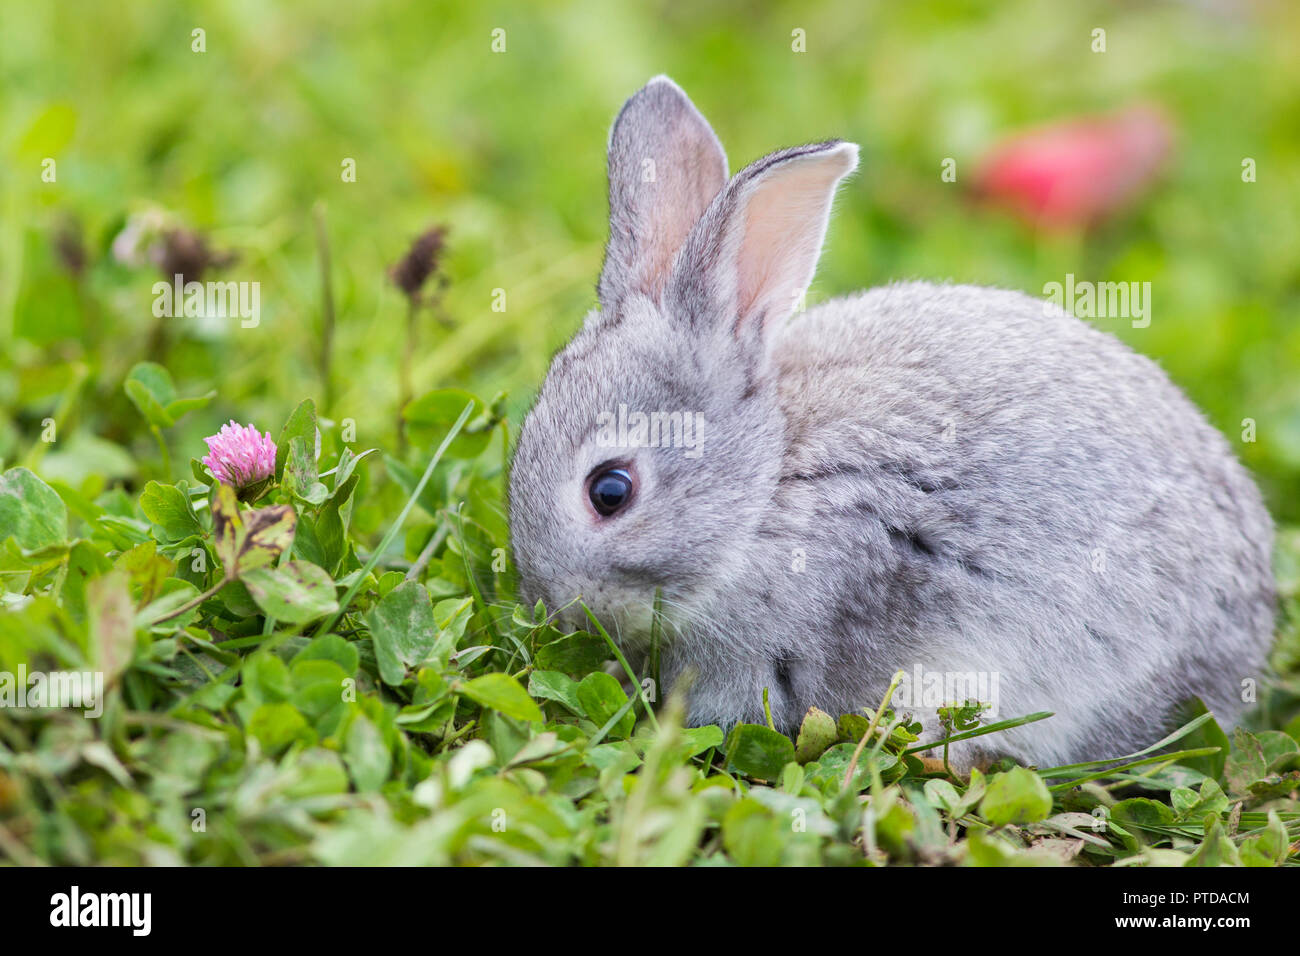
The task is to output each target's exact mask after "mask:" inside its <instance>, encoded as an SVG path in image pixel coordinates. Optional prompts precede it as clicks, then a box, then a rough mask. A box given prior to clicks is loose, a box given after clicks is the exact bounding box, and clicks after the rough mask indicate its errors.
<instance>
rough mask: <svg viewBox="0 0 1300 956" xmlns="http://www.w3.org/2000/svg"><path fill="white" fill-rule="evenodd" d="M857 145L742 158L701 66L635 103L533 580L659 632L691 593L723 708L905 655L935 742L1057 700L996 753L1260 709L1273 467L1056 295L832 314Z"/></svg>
mask: <svg viewBox="0 0 1300 956" xmlns="http://www.w3.org/2000/svg"><path fill="white" fill-rule="evenodd" d="M857 156H858V150H857V147H856V146H855V145H853V144H851V143H845V142H840V141H835V140H832V141H828V142H824V143H816V144H813V145H809V146H798V147H794V148H792V149H785V150H781V151H779V152H776V153H772V154H771V155H769V156H766V157H764V158H763V159H760V160H758V161H757V162H755V163H753V164H751V165H750V166H747V167H746V168H745V169H743V170H741V171H740V172H739V173H737V174H736V175H735V176H733V177H730V178H729V177H728V171H727V160H726V156H725V154H724V153H723V150H722V147H721V145H720V144H719V142H718V140H717V137H716V136H715V135H714V133H713V131H712V129H711V128H710V127H709V125H708V123H707V122H706V121H705V120H704V118H703V117H702V116H701V115H700V113H699V112H698V111H697V110H696V109H695V107H694V105H693V104H692V103H691V102H690V100H689V99H687V97H686V95H685V94H684V93H683V92H682V91H681V90H680V89H679V88H678V87H677V86H676V85H675V84H674V83H673V82H672V81H671V80H669V79H667V78H666V77H657V78H655V79H653V80H651V81H650V83H648V84H647V85H646V86H645V87H644V88H643V89H642V90H640V91H639V92H638V93H636V95H634V96H633V97H632V98H631V99H630V100H628V102H627V104H626V105H625V106H624V107H623V110H622V112H621V113H620V114H619V116H618V118H617V119H616V120H615V122H614V126H613V129H612V131H611V133H610V138H609V204H610V238H609V245H608V248H607V251H606V255H605V264H604V268H603V271H602V273H601V276H600V282H599V286H598V295H599V301H600V309H599V310H598V311H593V312H591V313H590V314H589V315H588V316H587V318H586V321H585V322H584V324H583V327H582V329H581V331H579V332H578V334H577V335H576V336H575V337H574V338H573V340H572V341H571V342H570V343H569V345H568V346H567V347H566V348H564V349H563V350H562V351H561V352H560V353H559V354H558V355H557V356H556V357H555V360H554V362H553V364H552V365H551V369H550V372H549V374H548V375H547V377H546V381H545V384H544V385H543V386H542V389H541V391H540V394H539V395H538V398H537V402H536V404H535V406H534V407H533V409H532V410H531V412H530V413H529V415H528V417H527V420H526V421H525V422H524V425H523V428H522V430H521V433H520V435H519V440H518V445H517V448H516V451H515V456H514V460H513V464H512V470H511V475H510V516H511V528H512V538H513V546H514V553H515V558H516V563H517V567H518V571H519V586H520V595H521V597H522V598H523V599H525V600H527V601H528V602H530V603H531V602H533V601H535V600H536V599H537V598H542V599H544V600H545V602H546V604H547V606H548V607H549V608H552V609H555V608H558V607H560V606H563V605H565V604H566V603H567V602H571V601H572V600H573V599H574V598H575V597H577V596H579V595H580V596H581V597H582V598H583V600H584V601H585V602H586V603H587V605H588V606H590V607H591V608H592V609H593V611H594V612H595V613H596V614H597V615H598V616H599V617H600V618H601V619H602V621H604V622H605V623H606V624H607V625H612V629H614V630H615V631H616V636H617V638H618V640H619V641H620V643H621V645H622V646H623V647H624V648H625V649H627V651H628V652H629V653H630V654H632V655H634V656H635V655H643V654H644V652H645V650H646V647H647V641H648V635H649V632H650V621H651V613H652V611H651V609H652V601H653V596H654V593H655V591H656V589H662V595H663V600H662V607H663V611H664V617H665V646H664V648H663V652H662V660H661V667H662V677H663V681H664V684H665V685H666V686H672V684H673V683H674V682H675V681H677V680H678V679H679V678H682V677H683V676H685V675H689V677H690V684H689V712H690V719H691V721H692V722H693V723H697V724H700V723H718V724H721V725H724V726H726V725H730V724H734V723H736V722H738V721H747V722H762V721H763V719H764V718H763V692H764V690H765V689H766V690H767V692H768V695H769V699H770V706H771V712H772V716H773V718H774V721H775V723H776V725H777V727H778V728H780V729H782V730H784V731H787V732H790V731H793V730H795V729H797V728H798V726H799V724H800V721H801V719H802V717H803V715H804V713H805V712H806V710H807V709H808V708H809V707H810V706H813V705H815V706H817V707H820V708H822V709H823V710H826V711H829V712H831V713H832V714H838V713H845V712H850V711H857V710H859V709H861V708H864V707H874V706H876V705H877V704H878V702H879V700H880V699H881V697H882V695H883V694H884V692H885V689H886V688H887V687H888V685H889V683H890V680H891V678H892V677H893V675H894V674H895V672H897V671H899V670H902V671H903V672H904V673H905V675H907V683H908V684H910V686H904V687H901V688H900V691H901V692H903V693H901V697H902V698H903V699H902V700H901V701H900V700H898V698H896V703H897V704H898V709H899V710H909V711H911V712H912V713H914V714H915V715H917V716H918V717H919V718H921V719H922V721H923V723H924V725H925V728H926V733H927V735H933V734H935V733H937V732H938V729H939V728H938V724H937V722H936V720H935V716H936V715H935V707H936V706H938V705H940V704H948V703H953V702H960V701H961V700H963V699H965V698H967V697H969V698H977V699H981V700H986V702H987V696H985V695H984V694H982V693H981V691H988V690H989V688H990V687H991V688H992V696H995V697H996V698H997V699H996V704H997V713H996V716H998V717H1013V716H1019V715H1023V714H1028V713H1030V712H1034V711H1041V710H1047V711H1052V712H1054V713H1055V716H1054V717H1052V718H1050V719H1047V720H1043V721H1040V722H1037V723H1034V724H1030V725H1027V726H1024V727H1020V728H1017V729H1014V730H1011V731H1008V732H1005V733H998V734H993V735H989V736H986V737H982V738H979V739H978V740H975V741H972V742H970V743H969V744H966V745H958V746H956V747H955V748H954V752H953V758H954V762H955V763H957V764H958V765H962V766H969V765H970V764H972V763H976V762H983V761H986V760H988V759H989V758H990V757H992V756H994V755H998V754H1007V755H1010V756H1013V757H1016V758H1017V759H1019V760H1021V761H1025V762H1032V763H1037V764H1039V765H1041V766H1047V765H1051V764H1057V763H1064V762H1071V761H1078V760H1085V759H1097V758H1102V757H1107V756H1117V755H1121V754H1124V753H1127V752H1130V751H1132V750H1135V749H1138V748H1140V747H1142V746H1145V745H1147V744H1150V743H1153V742H1155V741H1156V740H1158V739H1159V738H1160V737H1161V736H1162V735H1163V733H1164V731H1165V730H1167V729H1169V727H1170V720H1171V719H1172V717H1173V712H1174V710H1175V708H1176V706H1177V705H1178V704H1179V703H1180V702H1181V701H1183V700H1185V699H1186V698H1188V697H1190V696H1192V695H1198V696H1200V697H1201V698H1202V699H1203V700H1204V701H1205V702H1206V704H1207V705H1208V706H1209V707H1210V708H1211V709H1212V710H1213V711H1214V712H1215V714H1216V716H1217V717H1218V719H1219V720H1220V721H1221V722H1222V723H1224V724H1225V725H1227V724H1229V723H1231V722H1232V721H1233V720H1234V719H1235V718H1236V717H1237V715H1238V714H1239V712H1240V711H1241V709H1242V706H1243V704H1242V699H1243V696H1244V695H1243V693H1242V688H1243V684H1244V682H1245V681H1246V680H1247V679H1248V678H1251V677H1255V676H1257V675H1258V674H1259V671H1260V669H1261V667H1262V666H1263V660H1264V657H1265V653H1266V650H1267V647H1268V645H1269V643H1270V639H1271V636H1272V631H1273V621H1274V583H1273V577H1272V571H1271V567H1270V556H1271V548H1272V524H1271V522H1270V519H1269V516H1268V513H1267V512H1266V511H1265V509H1264V506H1263V504H1262V502H1261V499H1260V494H1259V492H1258V490H1257V489H1256V487H1255V485H1254V483H1253V482H1252V480H1251V478H1250V477H1249V475H1248V474H1247V473H1246V471H1245V470H1244V469H1243V468H1242V467H1241V465H1239V464H1238V462H1237V461H1236V459H1235V458H1234V456H1233V453H1232V451H1231V450H1230V449H1229V447H1228V444H1227V442H1226V441H1225V440H1224V439H1223V437H1222V436H1220V435H1219V434H1218V433H1217V432H1216V431H1215V430H1214V429H1213V428H1211V427H1210V425H1209V424H1207V422H1206V420H1205V419H1204V418H1203V417H1202V416H1201V414H1200V413H1199V412H1198V411H1197V410H1196V408H1194V407H1193V406H1192V404H1191V403H1190V402H1189V401H1188V400H1187V399H1186V398H1185V397H1184V396H1183V395H1182V393H1181V392H1180V391H1179V390H1178V389H1177V388H1176V387H1175V386H1174V385H1173V384H1172V383H1171V382H1170V381H1169V379H1168V378H1167V377H1166V376H1165V374H1164V373H1163V372H1162V371H1161V369H1160V368H1159V367H1158V366H1157V365H1156V364H1155V363H1153V362H1151V361H1150V360H1148V359H1147V358H1145V357H1143V356H1141V355H1138V354H1136V353H1134V352H1133V351H1131V350H1130V349H1129V348H1128V347H1126V346H1125V345H1123V344H1122V343H1120V342H1119V341H1118V340H1116V339H1115V338H1113V337H1111V336H1109V335H1106V334H1104V333H1102V332H1099V331H1097V330H1095V329H1093V328H1091V327H1090V326H1088V325H1086V324H1084V323H1083V322H1081V321H1079V320H1078V319H1076V318H1074V317H1073V316H1071V315H1069V314H1067V313H1066V312H1064V311H1062V310H1060V309H1058V308H1056V307H1054V306H1048V305H1045V303H1044V302H1043V301H1042V300H1039V299H1034V298H1031V297H1029V296H1027V295H1024V294H1021V293H1019V292H1007V291H1001V290H997V289H987V288H976V287H971V286H942V285H930V284H927V283H921V282H907V283H898V284H894V285H890V286H887V287H885V288H880V289H874V290H871V291H869V292H863V293H859V294H857V295H853V296H848V297H845V298H840V299H836V300H833V301H831V302H827V303H826V304H824V305H820V306H818V307H816V308H810V309H807V310H803V309H802V308H801V307H800V301H801V298H802V296H803V294H804V291H805V290H806V289H807V288H808V285H809V283H810V282H811V281H812V278H813V272H814V269H815V266H816V263H817V259H818V256H819V254H820V251H821V246H822V241H823V238H824V236H825V232H826V224H827V219H828V216H829V213H830V208H831V201H832V198H833V196H834V193H835V190H836V187H837V184H838V183H839V182H840V180H841V179H843V178H844V177H845V176H846V175H848V174H849V173H850V172H852V171H853V170H854V168H855V167H856V166H857ZM569 614H570V616H568V617H567V618H566V619H567V620H570V621H577V620H580V619H581V618H580V616H579V617H576V618H575V617H573V616H572V607H570V612H569ZM945 680H947V684H945ZM972 680H973V681H974V682H975V683H974V684H972V683H970V681H972ZM963 681H966V683H965V684H964V685H963V684H962V682H963ZM954 685H955V686H957V687H958V688H960V689H959V690H958V691H957V693H956V695H955V696H951V695H948V696H943V697H942V698H939V697H935V696H934V693H938V692H939V691H940V689H941V688H943V687H945V686H947V689H948V690H949V691H951V690H952V687H953V686H954ZM931 692H934V693H931ZM925 739H933V737H932V736H927V737H926V738H925ZM963 746H964V749H962V748H963Z"/></svg>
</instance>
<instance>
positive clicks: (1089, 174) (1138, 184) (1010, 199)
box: [976, 104, 1174, 229]
mask: <svg viewBox="0 0 1300 956" xmlns="http://www.w3.org/2000/svg"><path fill="white" fill-rule="evenodd" d="M1173 139H1174V130H1173V124H1172V122H1171V121H1170V119H1169V117H1168V116H1167V115H1166V114H1165V113H1164V112H1163V111H1162V110H1160V109H1159V108H1157V107H1155V106H1150V105H1144V104H1140V105H1136V106H1131V107H1129V108H1128V109H1125V110H1123V111H1121V112H1119V113H1114V114H1111V115H1109V116H1098V117H1086V118H1082V119H1075V120H1067V121H1065V122H1061V123H1055V124H1052V125H1048V126H1043V127H1039V128H1037V129H1032V130H1029V131H1027V132H1024V133H1021V134H1019V135H1017V136H1013V137H1011V138H1010V139H1008V140H1006V141H1004V142H1003V143H1002V144H1000V145H999V146H997V147H995V148H994V149H993V150H992V151H991V152H990V153H989V154H988V155H987V156H986V157H985V158H984V161H983V162H982V163H981V164H980V168H979V171H978V172H977V173H976V184H977V185H976V188H977V189H978V190H979V192H980V193H981V194H982V195H984V196H986V197H988V198H990V199H991V200H993V201H994V202H996V203H998V204H1000V205H1003V206H1006V207H1008V208H1010V209H1011V210H1012V211H1014V212H1015V213H1017V214H1018V215H1020V216H1021V217H1023V218H1024V219H1026V220H1028V221H1029V222H1030V223H1032V224H1034V225H1037V226H1043V227H1046V228H1049V229H1072V228H1079V227H1086V226H1092V225H1096V224H1097V223H1098V222H1101V221H1102V220H1104V219H1106V218H1107V217H1109V216H1111V215H1113V214H1114V213H1115V212H1117V211H1118V210H1120V209H1122V208H1123V207H1125V206H1127V205H1128V204H1129V203H1130V202H1131V201H1132V200H1133V199H1134V198H1135V197H1137V196H1138V195H1139V194H1140V193H1141V192H1142V190H1143V189H1144V188H1145V187H1146V186H1148V185H1149V184H1150V183H1151V181H1152V180H1154V179H1155V177H1156V175H1157V174H1158V173H1159V172H1160V169H1161V168H1162V167H1163V165H1164V163H1165V160H1166V159H1167V158H1168V156H1169V153H1170V150H1171V148H1172V146H1173Z"/></svg>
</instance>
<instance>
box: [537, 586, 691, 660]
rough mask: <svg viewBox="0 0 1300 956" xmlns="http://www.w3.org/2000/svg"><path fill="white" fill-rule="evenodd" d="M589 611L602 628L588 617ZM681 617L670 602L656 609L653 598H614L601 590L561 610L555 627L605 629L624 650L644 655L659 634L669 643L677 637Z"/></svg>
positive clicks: (578, 599)
mask: <svg viewBox="0 0 1300 956" xmlns="http://www.w3.org/2000/svg"><path fill="white" fill-rule="evenodd" d="M588 609H590V612H591V615H592V616H594V617H595V619H596V621H597V622H599V627H597V624H596V623H593V622H592V619H591V617H589V616H588V614H587V610H588ZM678 617H679V615H678V614H677V613H676V609H675V606H674V605H671V604H669V603H667V602H663V601H661V602H660V603H659V605H658V607H657V608H656V601H655V597H654V595H653V594H648V595H645V594H633V593H619V594H612V593H609V592H608V591H606V590H605V589H601V590H600V591H599V592H597V593H595V594H593V595H592V596H590V597H584V596H579V597H577V598H574V599H573V600H572V601H571V602H569V603H567V604H565V605H564V606H563V607H562V608H560V609H557V611H556V613H555V623H556V626H557V627H558V628H560V629H562V630H566V631H587V632H589V633H599V630H600V628H604V630H605V633H607V634H608V635H609V636H610V637H611V638H612V639H613V640H614V642H615V643H616V644H618V646H619V647H620V648H621V649H623V650H627V651H633V652H640V651H647V650H649V649H650V645H651V643H652V640H653V638H654V636H655V635H656V633H657V634H658V635H659V636H660V637H661V638H662V639H663V640H664V641H665V642H667V641H668V640H669V639H670V638H671V637H672V635H674V634H676V632H677V629H678ZM656 622H657V624H658V626H657V627H656Z"/></svg>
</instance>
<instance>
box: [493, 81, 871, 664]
mask: <svg viewBox="0 0 1300 956" xmlns="http://www.w3.org/2000/svg"><path fill="white" fill-rule="evenodd" d="M856 164H857V147H856V146H854V145H852V144H850V143H843V142H838V141H836V142H826V143H818V144H815V145H810V146H800V147H795V148H793V149H787V150H782V151H780V152H777V153H773V154H771V155H769V156H767V157H765V158H763V159H761V160H759V161H758V162H756V163H754V164H752V165H751V166H748V167H747V168H745V169H744V170H742V171H741V172H740V173H738V174H737V175H736V176H735V177H734V178H731V179H730V180H728V177H727V159H726V155H725V154H724V153H723V151H722V147H721V145H720V144H719V142H718V139H717V137H716V136H715V135H714V133H713V130H712V129H711V128H710V127H709V125H708V123H707V122H705V120H704V118H703V117H702V116H701V115H700V114H699V112H698V111H697V110H696V109H695V107H694V105H692V103H691V102H690V100H689V99H687V97H686V95H685V94H684V93H683V92H682V91H681V90H680V89H679V88H678V87H677V86H676V85H675V84H674V83H673V82H672V81H671V80H669V79H667V78H666V77H657V78H656V79H654V80H651V81H650V83H648V84H647V85H646V86H645V87H644V88H643V89H641V90H640V91H639V92H638V93H636V95H634V96H633V97H632V98H631V99H630V100H628V102H627V104H626V105H625V106H624V107H623V110H622V112H620V113H619V116H618V118H617V119H616V120H615V122H614V126H613V129H612V131H611V132H610V138H609V205H610V238H609V245H608V247H607V249H606V252H605V264H604V269H603V271H602V273H601V276H600V282H599V285H598V289H597V292H598V297H599V300H600V308H599V310H597V311H593V312H591V313H590V314H589V315H588V316H587V318H586V320H585V322H584V324H583V327H582V329H581V331H580V332H579V333H578V334H577V335H576V336H575V337H574V339H573V340H572V341H571V342H570V343H569V344H568V346H567V347H566V348H565V349H564V350H563V351H561V352H560V353H559V354H558V355H557V356H556V358H555V360H554V362H553V363H552V365H551V368H550V371H549V373H548V374H547V377H546V382H545V384H544V385H543V386H542V389H541V391H540V393H539V395H538V398H537V402H536V404H535V405H534V407H533V409H532V411H531V412H530V413H529V415H528V418H527V420H526V421H525V422H524V425H523V429H522V431H521V433H520V436H519V442H518V446H517V448H516V452H515V457H514V460H513V464H512V469H511V476H510V516H511V534H512V540H513V545H514V551H515V558H516V563H517V567H518V569H519V572H520V592H521V593H520V596H521V598H522V599H524V600H527V601H529V602H531V601H533V600H535V599H537V598H539V597H540V598H542V599H544V600H545V601H546V603H547V605H548V607H550V608H551V609H555V608H556V607H558V606H561V605H564V604H565V603H567V602H570V601H572V600H573V599H574V598H576V597H579V596H581V597H582V598H583V600H584V601H585V602H586V603H587V605H588V606H589V607H591V608H592V609H593V611H595V612H596V613H597V614H598V615H600V616H602V618H608V619H610V620H612V621H613V622H614V623H615V624H616V625H617V626H618V627H619V628H620V630H621V631H622V632H623V633H624V636H625V637H629V638H633V637H635V636H636V635H637V634H638V633H641V632H643V628H644V627H645V626H646V625H648V622H649V609H650V607H651V601H652V599H653V596H654V592H655V589H656V588H662V590H663V594H664V596H665V599H666V605H665V606H666V608H667V610H668V611H669V614H670V616H672V611H673V609H689V607H690V605H691V603H692V599H693V598H695V597H697V596H699V595H702V594H704V593H707V592H709V591H711V590H715V589H718V588H722V587H725V586H726V585H727V581H728V580H729V578H730V577H731V576H733V575H734V574H736V573H738V568H739V566H740V565H741V563H742V562H743V561H744V559H745V557H746V547H747V541H748V540H749V539H750V538H751V537H752V536H753V534H754V529H755V526H756V525H757V523H758V520H759V517H760V515H761V514H762V511H763V508H764V507H765V506H766V505H767V503H768V502H769V500H770V498H771V494H772V490H773V488H774V486H775V483H776V481H777V479H778V474H779V469H780V464H781V457H782V452H783V441H784V432H785V421H784V415H783V413H782V411H781V406H780V402H779V400H778V395H777V390H776V384H775V376H774V375H773V374H772V367H771V361H770V356H769V349H768V348H767V343H768V341H769V340H770V339H771V338H772V335H771V333H772V330H773V329H774V328H776V327H777V326H779V324H781V323H783V322H785V321H786V320H787V319H788V318H789V316H790V315H791V313H792V312H794V311H795V309H796V308H798V307H799V304H800V300H801V298H802V296H803V293H804V291H805V290H806V289H807V287H808V284H809V283H810V282H811V280H812V276H813V270H814V268H815V266H816V262H817V257H818V254H819V252H820V249H821V244H822V239H823V237H824V235H825V232H826V222H827V217H828V215H829V211H830V205H831V199H832V196H833V194H834V190H835V186H836V184H837V183H838V182H839V180H840V179H841V178H842V177H843V176H844V175H845V174H847V173H848V172H850V171H851V170H852V169H853V168H854V167H855V166H856ZM569 619H571V620H573V619H577V618H575V617H573V616H570V617H569Z"/></svg>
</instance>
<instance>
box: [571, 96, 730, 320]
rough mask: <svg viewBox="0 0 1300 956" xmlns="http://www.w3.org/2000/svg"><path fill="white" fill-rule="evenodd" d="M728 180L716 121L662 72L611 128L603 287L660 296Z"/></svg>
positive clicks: (620, 294) (603, 297) (604, 295)
mask: <svg viewBox="0 0 1300 956" xmlns="http://www.w3.org/2000/svg"><path fill="white" fill-rule="evenodd" d="M726 184H727V156H726V154H725V153H724V152H723V151H722V144H721V143H719V142H718V137H717V136H716V135H714V132H713V129H712V127H710V126H709V124H708V123H707V122H706V121H705V119H704V117H703V116H701V115H700V111H699V110H697V109H696V108H695V105H694V104H693V103H692V102H691V101H690V100H689V99H688V98H687V96H686V94H685V93H683V92H682V91H681V88H680V87H678V86H677V84H676V83H674V82H673V81H672V80H670V79H668V77H666V76H656V77H655V78H654V79H653V80H651V81H650V82H649V83H647V84H646V85H645V86H644V87H642V88H641V89H640V90H639V91H638V92H637V93H636V94H635V95H634V96H633V97H632V98H631V99H629V100H628V101H627V103H625V104H624V106H623V109H622V111H621V112H620V113H619V114H618V119H616V120H614V127H613V129H611V130H610V134H609V245H608V246H606V248H605V266H604V269H603V270H602V271H601V274H600V284H599V286H598V287H597V292H598V294H599V297H600V304H601V307H602V308H603V309H605V310H612V309H613V308H614V307H615V306H617V305H618V303H619V302H620V301H621V300H622V299H623V298H624V297H625V296H627V295H633V294H635V295H644V296H648V297H649V298H651V299H658V298H659V296H660V295H661V293H662V292H663V289H664V285H665V284H666V283H667V281H668V275H669V269H670V267H671V266H672V262H673V257H674V256H675V255H676V254H677V250H679V249H680V248H681V247H682V243H683V242H685V241H686V235H687V233H689V232H690V230H691V227H692V226H693V225H695V222H696V220H698V219H699V218H700V215H701V214H702V213H703V212H704V210H705V209H706V208H708V205H709V202H710V200H712V199H713V197H714V196H716V195H717V194H718V192H719V191H720V190H721V189H722V187H723V186H725V185H726Z"/></svg>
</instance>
